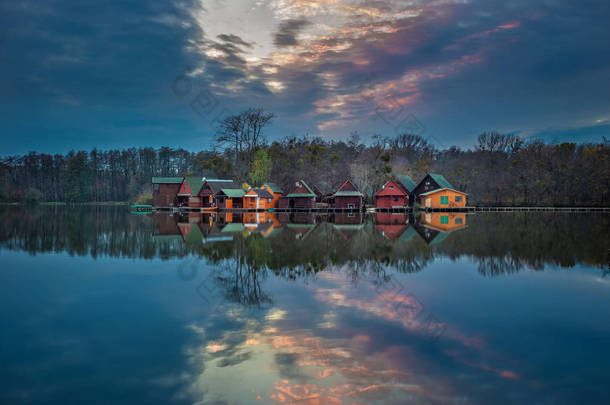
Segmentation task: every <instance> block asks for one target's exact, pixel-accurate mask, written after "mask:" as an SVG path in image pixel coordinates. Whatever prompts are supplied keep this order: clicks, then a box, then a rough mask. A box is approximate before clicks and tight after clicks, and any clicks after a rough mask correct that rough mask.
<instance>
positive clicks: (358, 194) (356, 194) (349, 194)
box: [333, 191, 363, 197]
mask: <svg viewBox="0 0 610 405" xmlns="http://www.w3.org/2000/svg"><path fill="white" fill-rule="evenodd" d="M333 196H335V197H363V195H362V193H361V192H360V191H337V192H336V193H335V194H333Z"/></svg>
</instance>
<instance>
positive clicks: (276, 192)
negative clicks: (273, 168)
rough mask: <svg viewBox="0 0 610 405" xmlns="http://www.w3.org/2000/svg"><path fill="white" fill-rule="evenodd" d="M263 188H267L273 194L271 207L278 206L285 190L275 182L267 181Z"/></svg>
mask: <svg viewBox="0 0 610 405" xmlns="http://www.w3.org/2000/svg"><path fill="white" fill-rule="evenodd" d="M261 188H264V189H266V190H267V191H268V192H269V193H270V194H271V195H272V196H273V199H272V200H271V203H270V204H269V208H277V207H278V204H279V200H280V197H282V196H283V195H284V191H283V190H282V189H281V188H280V187H279V186H278V185H277V184H275V183H265V184H263V185H262V186H261Z"/></svg>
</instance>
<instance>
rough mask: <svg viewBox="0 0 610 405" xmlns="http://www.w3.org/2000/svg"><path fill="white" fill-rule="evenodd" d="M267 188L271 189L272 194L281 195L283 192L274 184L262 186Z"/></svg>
mask: <svg viewBox="0 0 610 405" xmlns="http://www.w3.org/2000/svg"><path fill="white" fill-rule="evenodd" d="M265 185H266V186H267V187H269V188H270V189H271V191H273V192H274V193H282V194H284V191H283V190H282V189H281V188H280V186H278V185H277V184H275V183H265V184H263V186H265Z"/></svg>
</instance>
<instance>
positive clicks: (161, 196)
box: [152, 177, 183, 207]
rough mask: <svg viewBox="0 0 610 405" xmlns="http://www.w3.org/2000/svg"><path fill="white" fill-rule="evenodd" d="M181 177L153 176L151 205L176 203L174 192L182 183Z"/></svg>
mask: <svg viewBox="0 0 610 405" xmlns="http://www.w3.org/2000/svg"><path fill="white" fill-rule="evenodd" d="M182 180H183V178H182V177H153V178H152V195H153V203H152V204H153V206H155V207H173V206H174V205H175V204H176V194H178V190H180V186H181V185H182Z"/></svg>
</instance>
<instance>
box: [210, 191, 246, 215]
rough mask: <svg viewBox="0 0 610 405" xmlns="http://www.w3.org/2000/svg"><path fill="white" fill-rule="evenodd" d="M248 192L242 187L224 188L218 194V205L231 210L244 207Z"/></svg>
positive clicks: (216, 195)
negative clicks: (245, 196)
mask: <svg viewBox="0 0 610 405" xmlns="http://www.w3.org/2000/svg"><path fill="white" fill-rule="evenodd" d="M245 194H246V192H245V191H244V190H242V189H241V188H223V189H220V190H219V191H218V192H217V193H216V194H215V198H216V206H217V207H218V208H220V209H225V210H230V209H233V208H243V206H244V205H243V204H244V203H243V200H244V195H245Z"/></svg>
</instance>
